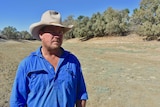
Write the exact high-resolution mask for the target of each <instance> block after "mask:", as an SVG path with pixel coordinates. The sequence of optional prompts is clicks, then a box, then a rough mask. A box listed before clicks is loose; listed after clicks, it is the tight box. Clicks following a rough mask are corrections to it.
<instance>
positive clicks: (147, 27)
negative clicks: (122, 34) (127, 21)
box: [131, 0, 160, 37]
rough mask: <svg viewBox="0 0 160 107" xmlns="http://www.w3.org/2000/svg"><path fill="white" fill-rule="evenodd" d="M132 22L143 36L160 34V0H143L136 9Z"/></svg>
mask: <svg viewBox="0 0 160 107" xmlns="http://www.w3.org/2000/svg"><path fill="white" fill-rule="evenodd" d="M131 23H132V25H133V26H135V28H136V29H135V31H136V32H137V33H138V34H140V35H142V36H151V37H152V36H153V37H155V36H157V37H158V36H160V30H159V29H160V0H142V1H141V3H140V8H139V9H136V10H135V11H134V14H133V15H132V17H131Z"/></svg>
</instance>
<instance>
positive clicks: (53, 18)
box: [29, 10, 73, 40]
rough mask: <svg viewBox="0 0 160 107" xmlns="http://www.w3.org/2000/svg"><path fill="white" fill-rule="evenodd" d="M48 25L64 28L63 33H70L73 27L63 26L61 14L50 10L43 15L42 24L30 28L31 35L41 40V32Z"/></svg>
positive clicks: (34, 24) (38, 23)
mask: <svg viewBox="0 0 160 107" xmlns="http://www.w3.org/2000/svg"><path fill="white" fill-rule="evenodd" d="M47 25H53V26H58V27H61V28H63V29H62V30H63V33H66V32H67V31H69V30H70V29H71V28H72V27H73V25H69V26H65V25H62V20H61V15H60V13H59V12H56V11H54V10H48V11H46V12H44V13H43V14H42V17H41V20H40V22H37V23H33V24H31V26H30V27H29V29H30V32H31V35H32V36H33V37H35V39H37V40H40V38H39V30H40V29H41V28H43V27H44V26H47Z"/></svg>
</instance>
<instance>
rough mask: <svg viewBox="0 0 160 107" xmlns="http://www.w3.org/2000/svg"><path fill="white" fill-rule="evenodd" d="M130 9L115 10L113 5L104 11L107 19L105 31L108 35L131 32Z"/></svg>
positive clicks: (122, 34) (121, 34) (104, 16)
mask: <svg viewBox="0 0 160 107" xmlns="http://www.w3.org/2000/svg"><path fill="white" fill-rule="evenodd" d="M128 14H129V10H128V9H124V10H121V11H118V10H114V9H112V8H111V7H110V8H108V9H107V10H106V11H105V12H104V13H103V18H104V20H105V23H106V26H105V28H106V29H105V33H106V34H108V35H120V36H124V35H125V33H127V32H129V15H128Z"/></svg>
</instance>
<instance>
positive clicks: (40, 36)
mask: <svg viewBox="0 0 160 107" xmlns="http://www.w3.org/2000/svg"><path fill="white" fill-rule="evenodd" d="M42 34H43V32H42V31H39V38H40V39H41V38H42Z"/></svg>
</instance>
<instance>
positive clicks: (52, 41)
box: [39, 26, 63, 49]
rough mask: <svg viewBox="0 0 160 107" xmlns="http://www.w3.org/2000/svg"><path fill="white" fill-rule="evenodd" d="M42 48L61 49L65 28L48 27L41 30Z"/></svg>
mask: <svg viewBox="0 0 160 107" xmlns="http://www.w3.org/2000/svg"><path fill="white" fill-rule="evenodd" d="M39 34H40V35H39V36H40V39H41V41H42V46H44V47H45V48H48V49H57V48H60V47H61V45H62V42H63V28H61V27H56V26H46V27H44V28H43V29H41V30H40V33H39Z"/></svg>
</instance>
